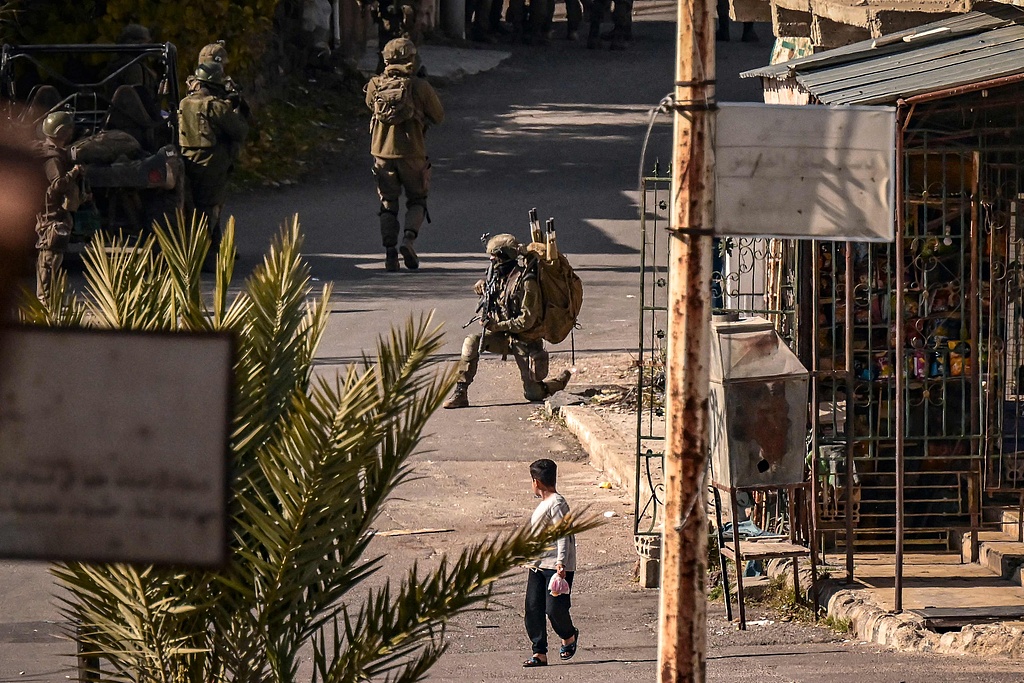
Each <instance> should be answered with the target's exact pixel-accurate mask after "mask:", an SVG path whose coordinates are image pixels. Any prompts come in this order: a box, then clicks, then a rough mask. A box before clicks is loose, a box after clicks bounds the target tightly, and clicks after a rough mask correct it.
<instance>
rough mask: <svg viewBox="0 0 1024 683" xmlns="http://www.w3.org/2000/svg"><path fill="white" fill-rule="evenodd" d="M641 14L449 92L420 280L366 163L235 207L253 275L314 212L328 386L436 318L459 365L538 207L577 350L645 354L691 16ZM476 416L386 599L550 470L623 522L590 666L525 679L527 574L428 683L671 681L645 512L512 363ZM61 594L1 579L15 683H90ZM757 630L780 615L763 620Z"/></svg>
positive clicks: (865, 657) (420, 502)
mask: <svg viewBox="0 0 1024 683" xmlns="http://www.w3.org/2000/svg"><path fill="white" fill-rule="evenodd" d="M637 10H638V16H637V22H636V25H635V37H636V40H635V42H634V44H633V45H632V47H631V48H630V49H629V50H628V51H626V52H610V51H608V50H603V51H590V50H586V49H585V48H584V46H583V44H581V43H568V42H566V41H564V40H556V41H555V42H554V43H553V44H552V45H551V46H550V47H547V48H533V47H525V46H514V47H511V48H507V47H506V46H502V49H510V50H511V51H512V53H513V54H512V57H511V58H510V59H508V60H506V61H505V62H503V63H502V65H501V66H499V67H498V68H497V69H496V70H494V71H491V72H488V73H484V74H481V75H478V76H474V77H473V78H471V79H468V80H466V81H464V82H462V83H459V84H455V85H451V86H448V87H445V88H443V89H442V90H441V92H440V94H441V97H442V99H443V101H444V104H445V107H446V109H447V116H448V118H447V121H446V122H445V123H444V124H443V125H442V126H439V127H438V128H436V129H435V130H432V131H431V132H430V135H429V147H430V153H431V158H432V161H433V164H434V176H433V190H432V194H431V199H430V214H431V218H432V223H431V224H429V225H427V226H425V228H424V230H423V233H422V237H421V240H420V242H419V244H418V247H419V250H420V252H421V256H422V261H423V265H422V267H421V269H420V270H419V271H418V272H415V273H412V272H407V271H404V272H401V273H397V274H390V273H385V272H384V270H383V254H382V250H381V247H380V245H379V233H378V227H377V225H378V224H377V216H376V212H377V201H376V196H375V192H374V187H373V180H372V176H371V175H370V171H369V169H370V157H369V155H368V153H367V155H366V156H365V157H357V158H353V159H339V160H338V161H337V164H335V165H333V166H331V167H326V168H323V169H322V172H321V174H320V176H319V177H318V178H315V179H313V180H312V181H311V182H308V183H306V184H304V185H302V186H299V187H296V188H292V189H287V190H271V191H266V192H259V193H252V194H245V195H239V196H236V197H233V198H232V199H231V201H230V202H229V205H228V207H227V212H228V213H230V214H233V215H234V216H236V218H237V220H238V234H239V250H240V255H241V263H242V266H243V267H251V266H252V265H254V264H255V262H256V260H257V258H258V257H259V256H260V255H261V254H262V253H263V251H264V249H265V248H266V246H267V244H268V243H269V241H270V239H271V237H272V235H273V234H274V232H275V231H276V229H277V226H278V225H280V223H281V222H282V221H284V220H286V219H287V218H288V217H289V216H290V215H292V214H293V213H298V214H299V216H300V220H301V222H302V224H303V225H304V227H305V232H306V252H307V254H308V257H309V259H310V261H311V264H312V266H313V274H314V277H315V278H317V280H318V282H320V283H323V282H327V281H331V282H333V284H334V295H333V298H332V302H331V303H332V316H331V320H330V324H329V327H328V330H327V334H326V336H325V339H324V342H323V345H322V347H321V349H320V353H319V354H318V359H319V362H320V364H321V366H320V370H321V371H322V372H331V371H332V370H333V369H334V368H335V367H336V366H337V365H338V364H340V363H344V362H347V361H348V360H351V359H355V358H358V357H359V356H360V354H361V351H362V350H363V349H369V348H371V347H372V345H373V342H374V340H375V338H376V336H377V335H378V334H381V333H383V332H385V331H386V329H387V326H388V325H389V324H392V323H395V324H401V323H402V322H403V321H404V320H405V319H406V317H407V316H409V315H421V314H425V313H426V312H429V311H431V310H434V311H436V317H437V320H438V321H439V322H443V323H444V324H445V326H446V329H447V330H448V331H449V334H448V337H447V341H446V346H445V351H446V353H448V354H452V355H454V354H456V353H457V352H458V349H459V348H460V346H461V343H462V335H463V332H462V330H461V329H460V327H461V325H462V323H463V322H464V321H465V320H467V319H468V318H469V317H470V316H471V315H472V311H473V308H474V305H475V297H474V295H473V294H472V293H471V290H470V288H471V286H472V283H473V282H474V281H475V280H476V279H477V278H478V277H480V276H481V274H482V271H483V269H484V267H485V259H484V257H483V254H482V253H481V252H482V249H481V243H480V235H481V234H482V233H491V234H494V233H497V232H503V231H510V232H513V233H515V234H517V235H519V236H521V237H526V236H527V235H528V227H527V211H528V210H529V209H530V208H531V207H534V206H536V207H537V208H538V210H539V212H540V214H541V216H542V217H547V216H553V217H554V218H555V220H556V226H557V228H558V235H559V244H560V246H561V247H562V249H563V251H564V252H566V253H567V254H570V255H571V258H572V261H573V263H574V264H575V265H576V266H577V267H578V270H579V272H580V274H581V276H582V278H583V280H584V283H585V286H586V303H585V305H584V309H583V314H582V320H581V323H582V325H583V329H582V330H581V331H579V332H578V333H577V335H576V340H575V344H576V351H577V352H578V353H597V352H604V351H609V350H623V349H629V348H632V347H634V346H635V343H636V321H637V318H638V311H637V300H636V298H634V296H633V295H634V294H635V292H636V290H637V287H638V278H637V268H638V263H639V260H638V245H639V239H638V228H637V206H636V199H637V176H638V168H639V162H640V149H641V143H642V140H643V135H644V132H645V130H646V127H647V123H648V117H649V110H650V109H651V107H653V106H654V105H655V104H657V102H658V101H659V100H660V99H661V97H662V96H663V95H665V94H666V93H667V92H669V91H670V90H671V88H672V82H673V63H674V42H673V41H674V30H675V26H674V14H673V6H672V5H670V4H665V3H661V4H655V3H647V4H643V3H638V6H637ZM738 32H739V31H738V29H736V33H737V34H738ZM769 33H770V32H769V30H768V29H767V28H766V27H761V35H762V37H763V38H764V40H763V42H762V43H760V44H746V43H739V42H733V43H729V44H727V45H722V44H720V45H719V48H720V51H719V61H718V65H717V69H718V79H719V90H718V97H719V99H720V100H722V101H727V100H732V101H737V100H748V101H749V100H758V99H759V90H758V83H756V82H754V81H740V80H739V79H738V78H736V74H737V73H738V72H739V71H741V70H743V69H745V68H750V67H753V66H758V65H761V64H764V63H767V61H768V57H769V50H770V42H769V41H768V37H769ZM429 66H430V65H429V64H427V67H428V69H429ZM670 137H671V125H670V123H669V122H668V121H667V120H666V119H664V118H662V119H661V120H660V121H659V123H658V125H656V126H655V130H654V135H653V137H652V140H651V144H650V148H649V151H648V156H647V166H648V167H650V166H652V165H653V163H654V160H655V159H656V158H658V159H661V160H662V162H663V163H664V162H666V161H667V160H668V159H669V157H670ZM367 145H368V142H367ZM723 200H724V198H720V201H723ZM557 351H558V353H557V354H556V355H555V357H554V358H553V362H552V374H554V373H555V372H557V371H558V370H559V369H561V367H564V366H565V365H567V364H568V362H569V353H568V351H569V348H568V344H563V345H561V346H560V347H558V349H557ZM470 399H471V402H472V404H473V407H471V408H469V409H463V410H457V411H441V412H440V413H439V414H438V415H436V416H435V417H434V418H433V419H432V421H431V423H430V425H429V427H428V431H429V434H428V435H427V437H426V439H425V440H424V442H423V444H422V450H421V452H420V453H419V454H418V455H417V456H416V458H415V463H414V464H415V474H416V475H418V478H417V479H415V480H414V481H412V482H410V483H408V484H406V485H404V486H403V487H402V488H401V489H400V490H399V491H398V494H397V495H396V496H395V498H394V499H393V500H392V501H391V502H390V503H389V504H388V506H387V508H386V510H385V512H384V515H383V516H382V517H381V519H380V520H379V524H378V526H379V528H380V529H382V530H410V531H412V530H416V529H422V528H425V527H433V528H442V529H451V531H447V532H443V533H436V534H409V535H404V536H392V537H387V538H381V537H378V538H377V539H375V540H374V542H373V544H372V546H371V549H370V552H371V553H379V554H383V555H385V556H386V558H387V559H386V562H385V564H384V571H383V572H381V574H380V575H378V576H377V577H375V578H374V581H378V582H379V581H382V580H384V578H385V577H386V576H391V577H400V576H401V575H402V574H403V573H404V572H405V571H406V570H407V568H408V567H409V566H411V564H412V563H413V562H414V561H417V562H420V564H421V566H430V565H431V564H432V563H435V562H437V561H438V559H439V558H440V557H441V556H442V555H444V554H445V553H455V552H458V551H459V550H460V549H461V548H462V547H463V546H465V545H466V544H468V543H471V542H474V541H479V540H481V539H482V538H484V537H486V536H488V535H493V534H495V533H500V532H502V531H507V530H511V529H513V528H515V527H516V526H517V525H519V524H521V523H522V522H524V521H526V520H527V519H528V516H529V513H530V511H531V509H532V508H533V506H534V504H535V501H534V500H533V499H532V496H531V494H530V490H529V480H528V473H527V467H528V464H529V463H530V462H531V461H532V460H534V459H536V458H538V457H552V458H554V459H556V460H558V461H559V462H560V464H561V466H560V476H561V479H560V486H559V488H560V489H561V490H562V491H563V493H565V495H566V497H567V498H568V499H569V501H570V503H571V504H573V506H574V507H576V508H577V509H578V508H580V507H584V506H589V507H590V509H591V510H592V511H594V512H598V513H605V512H610V513H613V514H612V515H611V516H610V517H609V518H608V524H607V525H606V526H604V527H602V528H601V529H599V530H596V531H593V532H590V533H588V534H586V535H584V536H582V537H581V538H580V539H579V554H580V570H579V574H578V577H577V582H576V585H575V589H574V593H575V595H574V598H573V601H574V607H573V612H574V615H575V617H576V618H577V620H578V625H579V628H580V632H581V640H580V642H581V647H580V651H579V653H578V654H577V656H576V659H575V660H574V661H573V662H571V663H568V664H563V663H555V664H553V665H552V666H550V667H548V668H546V669H533V670H526V669H522V668H521V667H520V663H521V662H522V660H523V659H524V658H525V657H526V656H528V654H529V652H528V645H529V643H528V641H527V639H526V636H525V633H524V629H523V626H522V603H523V590H524V584H525V581H524V577H523V575H522V573H521V572H516V573H514V574H513V575H512V576H510V577H508V578H507V579H506V580H504V581H502V582H501V583H500V584H499V586H498V594H497V595H496V596H495V599H494V600H493V602H492V604H491V609H490V610H488V611H480V612H473V613H470V614H467V615H463V616H462V617H460V618H459V619H457V620H455V622H453V623H452V624H451V626H450V628H449V630H448V635H447V637H448V642H449V646H450V649H449V652H448V654H447V655H446V656H445V657H444V658H443V659H442V661H441V663H440V664H439V665H438V666H437V667H436V669H435V670H434V671H433V672H432V674H431V675H430V677H429V679H428V680H430V681H437V682H451V683H472V682H477V681H533V680H562V681H586V682H587V683H619V682H625V681H652V680H654V678H655V676H654V672H655V664H656V660H657V642H656V626H657V609H658V592H657V591H644V590H641V589H639V588H637V587H636V584H635V583H633V581H632V573H633V564H634V560H635V552H634V550H633V547H632V545H633V541H632V531H633V529H632V519H631V517H630V512H631V510H632V505H633V502H632V499H631V498H630V497H629V496H628V495H626V494H625V493H624V492H622V491H619V490H614V489H613V490H605V489H602V488H599V486H598V484H599V483H600V482H601V476H600V474H599V473H598V472H596V471H595V470H593V469H592V468H591V467H590V466H589V465H588V464H587V462H586V457H585V455H584V454H583V453H582V452H581V451H580V449H579V447H578V444H576V443H575V441H574V440H573V439H572V438H571V437H569V436H568V435H567V434H566V433H565V432H564V431H563V430H561V428H560V427H559V426H557V425H554V424H551V423H548V422H546V421H545V420H544V419H543V418H541V417H540V416H539V413H538V411H537V408H536V406H533V405H531V404H528V403H526V402H525V401H524V400H523V399H522V396H521V393H520V390H519V387H518V378H517V372H516V370H515V366H514V363H512V362H511V361H509V362H506V363H502V362H500V360H498V359H490V360H488V361H486V362H485V363H483V364H482V367H481V372H480V374H479V376H478V379H477V382H476V383H475V384H474V385H473V387H472V389H471V392H470ZM52 593H53V586H52V582H51V581H50V579H49V577H48V575H47V573H46V569H45V566H44V565H42V564H33V563H0V683H3V682H4V681H58V680H64V679H65V678H67V677H70V676H72V675H73V674H72V671H71V668H72V667H73V665H74V663H73V659H71V658H69V657H68V655H70V654H71V653H72V648H71V647H70V646H69V644H68V643H67V642H66V641H61V640H58V639H57V638H56V637H55V634H56V633H57V624H56V622H57V621H58V620H59V615H58V613H57V610H56V606H55V599H54V597H53V595H52ZM750 618H751V619H752V620H757V619H768V620H771V619H772V617H771V616H770V615H759V614H758V612H757V610H756V609H754V610H753V614H752V616H751V617H750ZM709 634H710V646H709V654H708V680H709V681H716V682H719V681H720V682H723V683H725V682H728V683H746V682H747V681H751V682H754V681H757V682H775V681H778V682H784V681H801V682H807V683H811V682H813V683H818V682H821V683H826V682H828V683H831V682H832V681H835V680H871V681H874V682H875V683H899V682H906V683H910V682H919V683H925V682H926V681H927V682H931V681H934V680H948V681H992V682H1002V681H1007V682H1009V681H1019V680H1021V675H1020V673H1019V667H1018V666H1015V665H1011V663H1009V662H1005V663H998V662H996V663H991V662H985V661H982V660H977V659H972V660H959V659H952V658H942V657H922V656H906V655H898V654H893V653H888V652H880V651H878V650H877V649H876V648H873V647H869V646H863V645H859V644H857V643H852V642H848V641H847V640H845V639H844V637H843V636H840V635H837V634H835V633H833V632H831V631H828V630H826V629H823V628H818V627H813V626H805V625H797V624H781V623H773V624H765V625H763V626H759V627H754V628H752V629H751V630H750V631H748V632H746V633H737V632H735V631H734V630H733V628H732V627H731V626H730V625H729V624H727V623H726V622H725V620H724V615H723V614H722V610H721V607H720V606H712V607H711V609H710V616H709ZM553 659H556V658H553ZM308 671H309V666H308V663H307V664H306V665H304V668H303V673H304V674H305V673H308ZM300 680H301V677H300Z"/></svg>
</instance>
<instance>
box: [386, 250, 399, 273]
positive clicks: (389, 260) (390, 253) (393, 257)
mask: <svg viewBox="0 0 1024 683" xmlns="http://www.w3.org/2000/svg"><path fill="white" fill-rule="evenodd" d="M398 268H399V266H398V250H397V249H395V248H394V247H388V248H387V249H386V250H385V252H384V270H386V271H388V272H389V273H397V272H398Z"/></svg>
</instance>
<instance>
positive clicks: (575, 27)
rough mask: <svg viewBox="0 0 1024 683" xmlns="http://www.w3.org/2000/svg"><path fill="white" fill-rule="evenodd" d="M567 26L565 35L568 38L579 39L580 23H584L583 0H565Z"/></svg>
mask: <svg viewBox="0 0 1024 683" xmlns="http://www.w3.org/2000/svg"><path fill="white" fill-rule="evenodd" d="M552 7H554V3H552ZM565 14H566V28H565V37H566V39H567V40H577V39H578V38H579V34H578V31H579V30H580V24H582V23H583V2H582V0H565Z"/></svg>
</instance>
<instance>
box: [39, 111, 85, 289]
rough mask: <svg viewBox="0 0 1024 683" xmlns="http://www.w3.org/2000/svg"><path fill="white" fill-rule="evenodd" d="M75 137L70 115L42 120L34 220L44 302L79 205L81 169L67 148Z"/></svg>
mask: <svg viewBox="0 0 1024 683" xmlns="http://www.w3.org/2000/svg"><path fill="white" fill-rule="evenodd" d="M74 134H75V122H74V119H73V118H72V117H71V114H70V113H68V112H66V111H57V112H53V113H52V114H49V115H47V117H46V118H45V119H44V120H43V135H45V136H46V140H45V141H43V143H42V145H41V152H42V156H43V170H44V171H45V172H46V180H47V181H48V182H49V187H47V188H46V196H45V199H44V204H43V210H42V212H41V213H40V214H39V216H38V217H37V219H36V249H37V250H38V252H39V254H38V256H37V259H36V295H37V296H38V297H39V298H40V299H45V298H46V297H48V296H49V294H50V287H51V286H52V285H53V278H54V275H56V273H57V270H58V269H59V268H60V266H61V263H62V262H63V261H64V252H65V251H67V248H68V243H69V242H70V241H71V229H72V228H73V227H74V212H75V211H77V210H78V207H79V205H80V204H81V202H82V195H81V191H80V187H79V182H80V181H79V178H80V176H81V174H82V167H81V166H77V165H73V164H72V163H71V153H70V152H69V150H68V148H67V146H68V144H69V143H70V142H71V139H72V138H73V137H74Z"/></svg>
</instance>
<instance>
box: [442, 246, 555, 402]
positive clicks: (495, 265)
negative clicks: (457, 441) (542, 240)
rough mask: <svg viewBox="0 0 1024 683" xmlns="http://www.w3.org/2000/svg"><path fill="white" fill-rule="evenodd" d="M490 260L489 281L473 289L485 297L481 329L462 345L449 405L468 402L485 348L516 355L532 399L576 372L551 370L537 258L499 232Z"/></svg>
mask: <svg viewBox="0 0 1024 683" xmlns="http://www.w3.org/2000/svg"><path fill="white" fill-rule="evenodd" d="M487 255H488V256H489V257H490V260H491V265H490V267H489V268H488V271H487V274H488V277H487V280H486V281H483V280H481V281H480V282H477V283H476V286H475V287H474V289H475V290H476V293H477V294H480V295H481V296H482V297H483V301H482V302H481V304H482V307H483V311H482V315H481V319H480V322H481V324H482V325H483V327H484V331H483V332H482V333H476V334H471V335H469V336H468V337H466V341H465V342H464V343H463V344H462V357H461V358H460V360H459V367H458V375H457V379H458V383H457V384H456V385H455V391H454V392H453V393H452V395H451V396H450V397H449V398H448V400H447V401H445V402H444V407H445V408H465V407H466V406H468V405H469V385H470V384H472V383H473V378H474V377H475V376H476V371H477V366H478V364H479V362H480V352H481V351H490V352H491V353H500V354H501V355H502V356H503V357H504V356H507V355H508V354H510V353H511V354H512V357H513V358H515V359H516V365H518V366H519V375H520V377H521V378H522V380H523V396H525V397H526V400H527V401H543V400H544V399H545V398H547V397H548V396H551V395H552V394H554V393H555V392H558V391H561V390H562V389H564V388H565V385H566V384H568V383H569V379H570V378H571V377H572V373H571V372H569V371H568V370H563V371H562V372H561V373H559V374H558V376H557V377H556V378H555V379H553V380H547V381H544V380H545V378H546V377H547V375H548V352H547V351H545V350H544V340H543V324H542V322H543V321H542V317H543V302H542V301H541V289H540V284H539V283H538V282H537V264H536V261H533V260H531V259H529V258H528V257H527V255H526V253H525V251H524V250H523V248H522V247H521V246H520V244H519V242H518V240H516V238H515V237H513V236H512V235H509V234H501V235H495V236H494V237H492V238H491V239H490V240H489V241H488V242H487Z"/></svg>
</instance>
